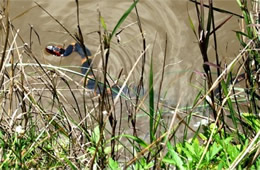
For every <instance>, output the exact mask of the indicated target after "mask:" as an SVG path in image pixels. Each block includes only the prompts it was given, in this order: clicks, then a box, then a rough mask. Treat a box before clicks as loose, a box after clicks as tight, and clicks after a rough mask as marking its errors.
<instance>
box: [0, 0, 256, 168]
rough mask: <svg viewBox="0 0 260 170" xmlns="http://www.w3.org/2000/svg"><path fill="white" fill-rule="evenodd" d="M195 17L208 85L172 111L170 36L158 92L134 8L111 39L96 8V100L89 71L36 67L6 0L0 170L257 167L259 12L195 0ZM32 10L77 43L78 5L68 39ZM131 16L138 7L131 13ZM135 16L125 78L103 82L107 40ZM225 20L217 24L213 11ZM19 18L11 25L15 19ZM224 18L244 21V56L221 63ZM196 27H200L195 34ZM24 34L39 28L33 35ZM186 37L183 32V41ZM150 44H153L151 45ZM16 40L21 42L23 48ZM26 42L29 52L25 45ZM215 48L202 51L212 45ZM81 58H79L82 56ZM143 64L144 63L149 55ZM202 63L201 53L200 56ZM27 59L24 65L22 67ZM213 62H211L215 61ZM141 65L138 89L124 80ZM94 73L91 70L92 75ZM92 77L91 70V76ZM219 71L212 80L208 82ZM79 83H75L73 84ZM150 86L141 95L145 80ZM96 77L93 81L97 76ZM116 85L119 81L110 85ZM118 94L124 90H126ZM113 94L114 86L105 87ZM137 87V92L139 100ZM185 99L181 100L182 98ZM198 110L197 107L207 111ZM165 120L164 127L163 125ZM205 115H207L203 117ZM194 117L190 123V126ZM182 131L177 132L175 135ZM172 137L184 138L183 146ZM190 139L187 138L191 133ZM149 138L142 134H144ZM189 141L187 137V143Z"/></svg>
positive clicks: (242, 4) (135, 3)
mask: <svg viewBox="0 0 260 170" xmlns="http://www.w3.org/2000/svg"><path fill="white" fill-rule="evenodd" d="M191 2H192V3H193V4H194V5H195V7H194V8H195V10H196V13H197V20H196V22H194V20H192V16H189V18H188V20H189V21H190V24H191V29H192V31H193V32H194V34H195V36H196V39H197V42H198V46H199V48H200V52H201V57H202V59H203V63H202V67H203V71H204V72H203V73H202V74H203V75H205V86H203V87H201V89H200V92H199V93H198V95H197V96H196V97H195V98H194V102H193V105H192V106H187V107H181V106H180V102H179V103H177V104H176V107H175V108H172V107H171V106H168V105H166V104H165V103H163V102H161V101H160V97H161V96H162V93H161V90H162V88H163V80H164V78H165V77H164V76H165V75H164V69H165V63H166V57H167V44H168V43H167V42H168V39H167V36H166V38H165V50H164V59H163V61H164V62H163V65H162V66H161V67H162V73H161V78H160V80H159V83H160V86H159V88H158V89H156V88H155V86H154V79H155V76H154V69H153V52H152V54H151V56H149V55H148V53H147V51H148V50H150V45H149V44H146V43H147V41H146V38H145V35H144V33H143V32H144V30H143V27H142V18H141V17H140V16H141V15H142V14H141V13H140V14H139V11H138V3H139V2H138V1H135V0H134V1H133V3H132V4H131V5H130V6H129V8H128V9H127V10H126V11H125V13H123V14H122V16H121V18H120V19H119V21H118V22H117V24H116V25H115V26H114V27H112V28H113V29H112V32H109V30H110V29H108V27H110V25H109V23H107V22H106V20H105V17H103V16H102V14H101V12H100V11H99V14H98V15H99V24H100V25H99V30H98V31H97V33H98V36H99V40H100V49H99V51H100V55H101V59H102V76H103V79H102V82H99V83H101V84H103V86H104V88H103V91H101V94H100V95H94V94H93V92H92V91H90V90H89V89H86V88H85V87H86V84H87V81H88V80H89V77H88V73H87V74H86V75H82V74H80V73H77V72H75V71H72V70H70V69H68V68H62V67H57V66H51V65H44V64H42V63H41V62H40V61H39V60H38V59H37V58H38V54H37V53H35V52H34V50H33V48H32V45H33V43H32V40H31V38H30V41H29V42H25V41H24V40H23V37H21V35H20V34H19V29H16V28H15V26H14V25H12V22H11V21H10V19H9V12H10V11H9V1H4V2H3V4H2V7H3V9H2V11H3V12H4V18H3V19H2V20H1V27H2V28H3V29H2V30H1V31H2V32H1V36H2V37H4V41H3V42H2V48H1V49H2V50H1V51H2V57H1V60H0V75H1V76H0V78H1V79H0V88H1V91H0V96H1V98H0V99H1V100H0V104H1V108H2V111H1V112H0V125H1V126H0V168H1V169H10V168H11V169H33V168H37V169H44V168H46V169H51V168H52V169H173V168H177V169H228V168H229V169H244V168H248V169H257V168H258V167H260V159H259V153H260V152H259V150H260V149H259V148H260V147H259V144H260V143H259V135H260V131H259V129H260V121H259V95H260V94H259V61H260V58H259V53H258V48H259V40H260V39H259V33H258V26H259V23H258V22H259V18H258V16H259V15H255V14H258V9H259V8H258V6H259V4H258V1H255V2H252V5H253V7H254V8H252V9H254V10H255V11H252V10H249V9H251V8H249V7H248V3H247V1H240V0H237V2H238V5H239V7H240V8H241V13H242V16H241V15H239V14H234V13H232V12H229V11H227V10H223V9H219V8H216V7H214V5H213V1H211V0H208V1H207V4H205V1H202V0H201V1H199V2H198V1H194V0H191ZM36 5H37V6H38V7H39V9H42V10H43V11H44V12H45V13H47V14H48V15H49V16H50V18H52V19H53V20H54V21H56V22H57V26H61V27H62V28H63V29H64V30H65V31H66V32H67V33H68V35H69V36H71V37H72V38H73V39H74V40H75V41H77V42H78V43H80V44H81V45H82V46H84V42H85V41H84V38H85V37H84V36H83V35H84V33H83V32H82V30H81V26H80V15H79V14H80V12H79V10H80V8H79V7H80V2H79V1H78V0H76V1H75V6H76V8H77V18H76V19H77V29H78V31H77V33H76V34H74V33H71V32H70V31H69V30H68V29H67V28H66V27H65V26H63V25H62V23H60V22H59V21H58V20H57V19H56V18H55V17H54V16H52V15H51V11H47V10H46V9H45V8H44V7H42V6H41V5H40V4H38V3H36ZM134 9H135V10H134ZM134 12H135V14H136V17H137V23H138V28H139V30H140V33H141V35H142V44H141V46H142V49H143V50H142V52H141V53H140V55H139V56H138V58H137V60H136V62H135V63H134V64H133V66H132V68H131V70H130V71H129V74H128V75H127V76H126V79H124V80H121V79H120V75H121V72H120V73H119V76H118V77H119V78H118V80H110V77H111V76H110V75H109V71H108V67H107V66H108V63H109V59H110V55H111V54H110V53H111V51H110V48H111V43H112V41H114V36H115V35H118V34H121V33H122V30H121V31H118V30H119V29H120V27H121V26H122V24H123V23H124V21H125V20H126V19H127V17H128V16H129V14H130V13H134ZM216 12H221V13H224V14H225V15H227V16H226V18H225V19H223V21H222V22H221V23H215V18H214V16H215V15H214V14H215V13H216ZM19 16H20V15H18V17H16V19H19ZM231 17H238V18H239V19H241V21H242V22H243V23H244V27H243V28H241V30H240V31H235V34H236V35H237V38H238V41H239V42H240V45H241V51H239V52H237V56H236V57H235V58H234V59H233V60H232V61H231V62H230V63H223V61H222V60H221V56H220V55H219V53H218V49H219V48H220V45H219V44H218V41H217V36H216V35H217V33H218V32H219V31H221V27H222V26H223V25H224V24H226V23H227V22H228V20H229V19H230V18H231ZM196 27H197V28H198V29H196ZM30 32H31V33H30V37H32V35H33V34H35V35H36V36H37V39H38V42H39V43H41V41H40V38H41V36H42V35H39V34H38V32H37V30H35V29H32V28H31V29H30ZM183 36H184V35H183ZM155 39H156V38H155ZM21 42H22V43H21ZM28 44H29V45H28ZM210 45H213V46H214V49H215V54H214V56H210V54H209V52H208V51H209V46H210ZM85 53H86V52H85ZM149 57H150V58H149ZM197 57H199V56H197ZM24 58H27V59H28V60H27V61H29V62H27V63H24ZM146 58H149V59H150V61H151V62H150V68H149V70H150V71H149V73H148V74H149V75H148V76H146V75H145V72H144V70H145V63H146V61H147V60H146ZM213 58H214V59H213ZM138 64H140V65H141V66H142V67H141V69H142V70H141V75H140V80H139V82H138V85H137V87H131V86H130V85H127V84H128V80H129V78H130V77H131V75H132V73H133V71H134V70H135V69H136V66H137V65H138ZM91 71H92V70H91ZM93 72H94V71H93ZM214 72H217V77H216V76H214ZM75 75H76V76H79V77H83V78H84V83H82V84H81V83H78V82H77V81H76V80H75V79H74V78H72V77H75ZM146 77H147V78H148V79H149V81H148V82H149V84H148V85H147V87H148V89H144V87H146V86H144V84H143V83H144V78H146ZM94 78H95V79H96V78H97V77H96V76H95V75H94ZM111 81H113V82H116V84H117V83H120V85H121V86H118V87H119V90H118V91H117V95H116V96H113V95H110V94H109V90H107V89H108V88H111V84H110V82H111ZM117 85H118V84H117ZM124 87H127V89H128V90H130V92H128V94H125V93H124V90H123V89H124ZM111 90H114V89H111ZM142 90H144V94H142ZM181 100H182V99H181V98H180V99H179V101H181ZM204 103H205V105H202V104H204ZM167 112H168V113H170V114H168V115H170V117H171V119H170V121H169V122H167V120H166V119H165V117H166V116H167V115H166V113H167ZM202 113H206V114H208V116H203V115H205V114H202ZM195 118H196V119H198V118H199V119H201V121H200V122H198V123H197V124H196V125H197V128H196V129H194V127H195V126H196V125H191V122H192V120H193V119H195ZM140 119H145V120H147V121H143V122H145V123H147V129H148V133H147V134H143V133H141V131H142V129H141V128H142V127H143V126H140V125H139V124H138V122H139V121H140ZM182 127H183V129H184V130H182ZM176 134H183V135H182V140H180V139H177V137H176V136H177V135H176ZM190 134H191V135H190ZM146 135H147V136H148V137H146ZM190 136H191V137H190Z"/></svg>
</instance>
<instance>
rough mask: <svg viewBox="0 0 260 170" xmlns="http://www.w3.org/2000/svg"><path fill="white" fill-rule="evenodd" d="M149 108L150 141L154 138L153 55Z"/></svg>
mask: <svg viewBox="0 0 260 170" xmlns="http://www.w3.org/2000/svg"><path fill="white" fill-rule="evenodd" d="M149 106H150V107H149V108H150V142H151V143H152V141H153V140H154V88H153V57H151V66H150V75H149Z"/></svg>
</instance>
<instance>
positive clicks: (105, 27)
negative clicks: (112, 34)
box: [100, 16, 107, 31]
mask: <svg viewBox="0 0 260 170" xmlns="http://www.w3.org/2000/svg"><path fill="white" fill-rule="evenodd" d="M100 22H101V25H102V27H103V28H104V30H105V31H107V25H106V22H105V20H104V18H103V17H102V16H100Z"/></svg>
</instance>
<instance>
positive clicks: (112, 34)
mask: <svg viewBox="0 0 260 170" xmlns="http://www.w3.org/2000/svg"><path fill="white" fill-rule="evenodd" d="M138 1H139V0H136V1H135V2H134V3H133V4H132V5H131V6H130V7H129V8H128V10H127V11H126V12H125V13H124V14H123V16H122V17H121V18H120V19H119V21H118V22H117V24H116V26H115V28H114V29H113V31H112V33H111V35H110V38H109V41H110V40H111V39H112V37H113V36H114V35H115V33H116V31H117V29H118V28H119V27H120V25H121V24H122V23H123V22H124V21H125V19H126V18H127V16H128V15H129V14H130V13H131V11H132V10H133V9H134V7H135V6H136V4H137V3H138Z"/></svg>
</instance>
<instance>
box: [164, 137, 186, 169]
mask: <svg viewBox="0 0 260 170" xmlns="http://www.w3.org/2000/svg"><path fill="white" fill-rule="evenodd" d="M167 148H168V150H169V152H168V153H169V154H170V156H171V158H172V161H170V160H169V158H164V159H163V161H164V162H167V163H170V164H173V165H176V166H177V167H178V168H180V169H181V170H183V169H185V168H184V167H183V162H182V160H181V158H180V157H179V155H178V154H177V153H176V152H175V151H174V149H173V147H172V145H171V144H170V142H167Z"/></svg>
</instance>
